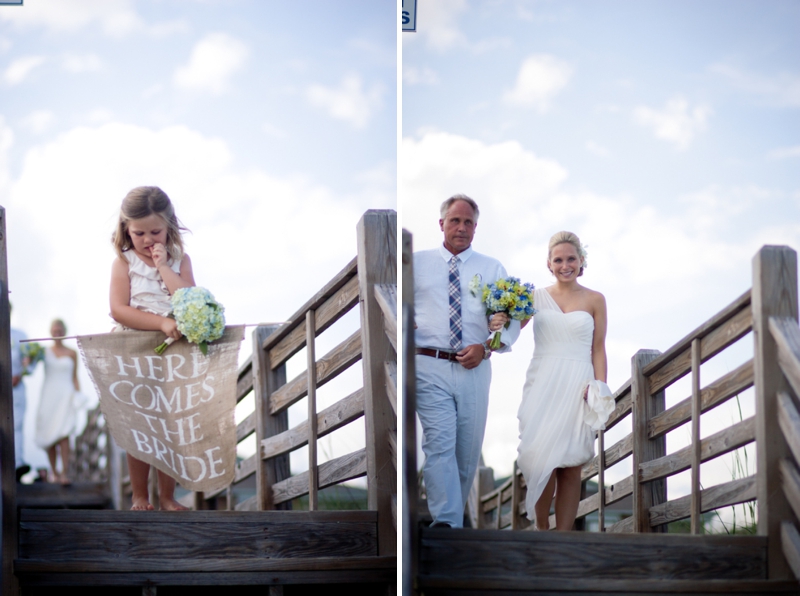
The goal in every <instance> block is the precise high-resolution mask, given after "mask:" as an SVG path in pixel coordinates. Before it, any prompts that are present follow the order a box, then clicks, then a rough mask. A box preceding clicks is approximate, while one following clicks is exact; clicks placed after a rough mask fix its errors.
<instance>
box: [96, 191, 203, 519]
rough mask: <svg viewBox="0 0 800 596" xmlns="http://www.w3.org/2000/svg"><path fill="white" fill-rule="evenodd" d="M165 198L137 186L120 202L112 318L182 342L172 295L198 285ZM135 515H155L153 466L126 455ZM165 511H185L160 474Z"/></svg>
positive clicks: (170, 483)
mask: <svg viewBox="0 0 800 596" xmlns="http://www.w3.org/2000/svg"><path fill="white" fill-rule="evenodd" d="M184 230H186V228H185V227H183V225H182V224H181V223H180V221H178V218H177V217H176V216H175V211H174V210H173V208H172V203H171V202H170V200H169V197H168V196H167V195H166V193H165V192H164V191H163V190H161V189H160V188H158V187H156V186H139V187H137V188H134V189H133V190H132V191H130V192H129V193H128V194H127V196H126V197H125V199H124V200H123V201H122V207H121V208H120V213H119V221H118V223H117V228H116V230H115V231H114V233H113V234H112V236H111V241H112V243H113V244H114V248H115V249H116V251H117V255H118V258H116V259H114V264H113V265H112V267H111V316H112V317H113V319H114V320H115V321H116V322H117V323H119V325H118V326H117V328H118V329H120V330H121V329H140V330H152V331H163V332H164V333H165V334H166V335H167V336H168V337H172V338H174V339H180V337H181V332H180V331H178V325H177V323H176V322H175V320H174V319H171V318H169V317H167V314H169V312H170V310H171V304H170V296H171V295H172V294H173V293H174V292H175V291H176V290H178V289H179V288H188V287H192V286H194V285H195V284H194V277H193V275H192V262H191V260H189V255H187V254H185V253H184V252H183V242H182V240H181V232H182V231H184ZM128 471H129V473H130V478H131V487H132V489H133V506H132V507H131V509H134V510H151V509H153V506H152V505H151V504H150V498H149V494H148V490H147V478H148V476H149V474H150V464H147V463H145V462H143V461H141V460H138V459H136V458H135V457H133V456H131V455H130V454H128ZM158 498H159V503H160V506H161V509H166V510H170V511H174V510H178V509H186V508H185V507H184V506H183V505H181V504H180V503H178V502H177V501H176V500H175V480H174V479H173V478H171V477H170V476H168V475H167V474H164V473H163V472H161V471H159V472H158Z"/></svg>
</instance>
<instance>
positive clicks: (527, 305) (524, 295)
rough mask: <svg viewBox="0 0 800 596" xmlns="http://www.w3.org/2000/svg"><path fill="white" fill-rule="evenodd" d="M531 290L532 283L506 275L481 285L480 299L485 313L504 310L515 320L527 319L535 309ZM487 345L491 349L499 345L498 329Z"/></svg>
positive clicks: (489, 313) (534, 312) (506, 325)
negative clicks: (484, 307) (484, 306)
mask: <svg viewBox="0 0 800 596" xmlns="http://www.w3.org/2000/svg"><path fill="white" fill-rule="evenodd" d="M533 290H534V286H533V284H530V283H522V282H521V281H520V280H519V279H518V278H516V277H506V278H503V279H498V280H497V281H496V282H494V283H488V284H486V285H485V286H483V291H482V294H481V300H482V301H483V303H484V304H485V305H486V314H487V315H492V314H495V313H499V312H504V313H506V314H507V315H508V316H509V318H511V319H514V320H516V321H527V320H528V319H530V318H531V317H532V316H533V315H535V314H536V309H535V308H533ZM509 323H510V321H509V322H506V324H505V327H506V329H508V325H509ZM489 347H490V348H491V349H492V350H496V349H498V348H499V347H500V332H499V331H495V334H494V336H493V337H492V341H491V343H490V344H489Z"/></svg>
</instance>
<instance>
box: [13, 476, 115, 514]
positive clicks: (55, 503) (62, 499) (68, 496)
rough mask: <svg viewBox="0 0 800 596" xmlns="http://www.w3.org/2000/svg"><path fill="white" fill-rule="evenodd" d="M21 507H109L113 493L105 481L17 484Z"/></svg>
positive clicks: (18, 505)
mask: <svg viewBox="0 0 800 596" xmlns="http://www.w3.org/2000/svg"><path fill="white" fill-rule="evenodd" d="M17 507H18V508H19V509H28V508H44V509H109V508H111V507H112V502H111V493H110V491H109V489H108V485H107V484H106V483H105V482H75V483H73V484H70V485H67V486H64V485H62V484H54V483H50V482H34V483H33V484H17Z"/></svg>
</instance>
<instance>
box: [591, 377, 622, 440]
mask: <svg viewBox="0 0 800 596" xmlns="http://www.w3.org/2000/svg"><path fill="white" fill-rule="evenodd" d="M616 405H617V404H616V402H615V401H614V394H613V393H611V389H609V387H608V385H606V384H605V383H604V382H603V381H597V380H594V381H589V391H588V394H587V396H586V401H584V403H583V421H584V422H585V423H586V424H588V425H589V426H591V427H592V430H605V428H606V422H607V421H608V417H609V416H611V414H612V412H613V411H614V408H616Z"/></svg>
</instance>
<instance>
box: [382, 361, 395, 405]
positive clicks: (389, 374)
mask: <svg viewBox="0 0 800 596" xmlns="http://www.w3.org/2000/svg"><path fill="white" fill-rule="evenodd" d="M383 372H384V376H385V377H386V396H387V397H388V398H389V404H390V405H391V406H392V410H393V411H394V415H395V417H397V361H396V360H387V361H386V362H384V363H383Z"/></svg>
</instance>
